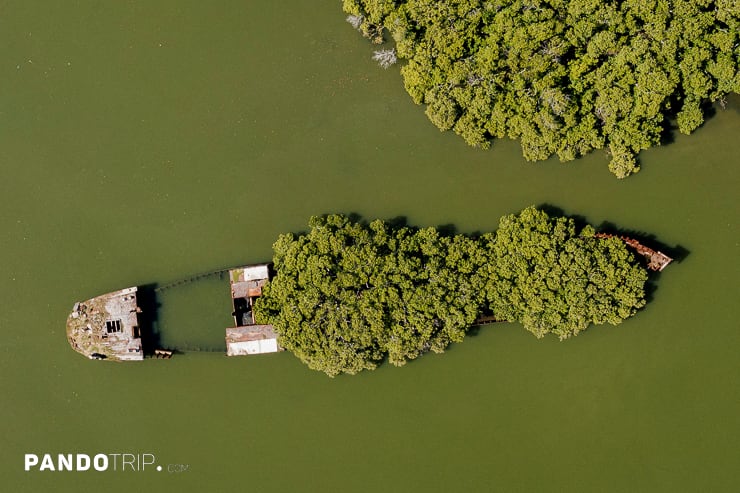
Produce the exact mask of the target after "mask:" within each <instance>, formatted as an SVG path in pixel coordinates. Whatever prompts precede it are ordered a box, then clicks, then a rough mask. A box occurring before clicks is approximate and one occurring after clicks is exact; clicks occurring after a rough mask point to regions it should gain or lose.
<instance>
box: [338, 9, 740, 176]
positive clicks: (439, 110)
mask: <svg viewBox="0 0 740 493" xmlns="http://www.w3.org/2000/svg"><path fill="white" fill-rule="evenodd" d="M342 3H343V8H344V10H345V11H346V12H347V13H348V14H349V17H348V18H347V20H348V21H350V22H351V23H352V25H353V26H355V27H356V28H357V29H358V30H359V31H360V32H361V33H362V34H363V35H365V36H366V37H368V38H370V39H371V40H372V41H373V42H375V43H381V42H382V41H383V38H384V34H386V33H387V34H390V36H391V37H392V38H393V40H394V41H395V53H394V54H396V55H397V56H398V58H400V59H406V60H407V61H408V62H407V63H406V64H405V65H404V66H403V67H402V68H401V74H402V75H403V80H404V85H405V87H406V90H407V91H408V93H409V94H410V95H411V97H412V98H413V100H414V102H415V103H417V104H425V105H426V114H427V116H428V117H429V119H430V120H431V121H432V122H433V123H434V124H435V125H436V126H437V127H439V128H440V129H441V130H449V129H452V130H454V131H455V132H456V133H457V134H459V135H460V136H462V137H463V138H464V139H465V141H466V142H468V143H469V144H471V145H473V146H478V147H484V148H485V147H488V146H489V145H490V142H491V140H492V139H493V138H504V137H509V138H512V139H518V140H519V141H520V143H521V146H522V151H523V154H524V157H525V158H526V159H528V160H530V161H538V160H543V159H546V158H548V157H549V156H552V155H554V154H557V155H558V157H559V158H560V160H561V161H569V160H572V159H574V158H576V157H578V156H580V155H583V154H586V153H588V152H589V151H591V150H593V149H601V148H606V149H607V150H608V152H609V154H610V155H611V162H610V163H609V169H610V170H611V171H612V172H613V173H614V174H615V175H616V176H618V177H620V178H623V177H626V176H628V175H630V174H631V173H634V172H636V171H638V170H639V166H638V164H637V161H636V155H637V154H638V153H639V152H640V151H641V150H643V149H646V148H648V147H650V146H653V145H657V144H659V143H660V140H661V135H662V134H664V133H665V132H666V129H667V127H669V122H668V116H669V115H674V116H675V118H676V123H677V125H678V128H679V130H680V131H681V132H683V133H686V134H688V133H691V132H692V131H693V130H695V129H696V128H697V127H699V126H700V125H701V124H702V122H703V120H704V112H703V110H702V105H703V104H704V103H706V102H708V101H717V100H719V101H720V102H721V103H722V104H724V103H723V102H724V99H723V98H724V96H725V95H727V94H728V93H733V92H734V93H740V71H739V70H738V65H739V63H740V2H737V1H736V0H619V1H616V0H488V1H479V0H408V1H402V0H396V1H393V0H343V2H342Z"/></svg>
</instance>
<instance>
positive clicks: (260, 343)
mask: <svg viewBox="0 0 740 493" xmlns="http://www.w3.org/2000/svg"><path fill="white" fill-rule="evenodd" d="M269 278H270V269H269V265H268V264H256V265H247V266H244V267H239V268H236V269H231V270H230V271H229V281H230V284H231V302H232V306H233V308H234V311H233V312H232V315H233V316H234V325H235V326H234V327H229V328H228V329H226V354H227V355H228V356H243V355H249V354H263V353H274V352H277V351H281V350H282V348H281V347H280V346H279V345H278V340H277V339H278V336H277V333H276V332H275V330H274V329H273V327H272V325H260V324H256V323H255V320H254V314H253V313H252V307H253V306H254V301H255V300H256V299H257V298H258V297H260V296H262V287H263V286H264V285H265V284H266V283H267V281H268V280H269Z"/></svg>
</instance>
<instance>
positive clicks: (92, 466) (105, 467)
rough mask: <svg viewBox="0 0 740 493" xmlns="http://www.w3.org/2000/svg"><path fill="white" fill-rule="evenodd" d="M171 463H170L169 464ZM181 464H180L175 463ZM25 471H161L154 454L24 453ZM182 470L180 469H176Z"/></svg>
mask: <svg viewBox="0 0 740 493" xmlns="http://www.w3.org/2000/svg"><path fill="white" fill-rule="evenodd" d="M171 465H172V464H170V466H171ZM176 465H177V466H182V464H176ZM23 468H24V470H25V471H29V472H31V471H39V472H62V471H76V472H84V471H97V472H105V471H115V472H147V471H158V472H162V470H163V468H162V466H161V465H158V464H157V457H156V456H155V455H154V454H148V453H147V454H132V453H123V452H121V453H114V454H25V457H24V459H23ZM178 472H182V471H178Z"/></svg>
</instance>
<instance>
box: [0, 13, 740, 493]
mask: <svg viewBox="0 0 740 493" xmlns="http://www.w3.org/2000/svg"><path fill="white" fill-rule="evenodd" d="M0 41H2V42H0V68H1V69H2V73H3V77H2V81H3V82H2V91H1V92H0V169H1V170H2V179H0V197H1V199H0V200H1V201H2V202H1V205H2V206H1V208H0V249H1V250H0V251H2V254H3V257H4V259H5V260H4V262H3V268H2V276H0V295H2V297H3V299H4V300H5V302H4V303H3V310H2V311H1V312H0V328H1V329H2V331H3V342H2V343H0V356H2V357H1V358H0V393H1V394H2V396H3V398H2V405H1V406H0V423H1V424H0V436H2V446H0V479H2V483H3V486H2V490H3V491H13V492H15V491H29V492H39V491H92V490H93V489H99V490H105V491H131V489H132V488H137V489H141V488H145V489H146V490H152V491H155V489H156V490H160V491H237V490H239V491H242V490H243V491H259V492H266V491H275V492H285V491H300V492H303V491H306V492H309V491H317V492H318V491H321V492H326V491H352V492H354V491H368V492H370V491H378V490H382V491H389V492H391V491H393V492H395V491H440V492H451V491H501V492H513V491H527V492H529V491H584V492H592V491H615V492H622V491H650V492H657V491H671V492H673V491H736V490H737V488H738V486H739V485H740V480H738V475H737V472H736V471H737V464H738V462H739V461H740V452H738V443H740V384H738V380H739V379H738V374H739V373H740V358H738V354H740V332H739V331H738V322H737V320H738V316H739V315H740V309H739V308H738V303H737V296H738V287H739V284H740V281H738V274H740V272H739V270H740V269H739V268H738V267H739V266H740V262H739V261H738V255H739V254H740V232H739V231H738V212H739V209H740V205H738V201H737V190H738V188H739V185H740V166H739V165H740V139H738V135H740V111H739V110H738V108H740V101H738V100H737V99H733V100H731V101H730V105H731V108H730V109H728V110H726V111H720V112H718V113H717V115H716V116H715V117H714V118H712V119H711V120H710V121H709V122H708V123H707V124H706V125H705V126H704V127H703V128H702V129H700V130H699V131H698V132H697V133H696V134H695V135H694V136H692V137H691V138H684V137H682V136H679V137H678V138H677V140H676V142H675V143H674V144H672V145H669V146H666V147H663V148H658V149H653V150H651V151H649V152H646V153H644V154H643V156H642V157H643V165H644V167H643V171H642V172H640V173H639V175H637V176H635V177H634V178H631V179H629V180H627V181H623V182H620V181H617V180H615V179H613V178H612V176H611V175H610V174H609V173H608V171H607V169H606V159H605V157H604V156H603V155H601V154H599V153H597V154H595V155H592V156H590V157H588V158H586V159H583V160H580V161H578V162H576V163H572V164H569V165H560V164H559V163H556V162H547V163H544V164H540V165H532V164H525V163H524V162H523V160H522V158H521V157H520V154H519V149H518V146H517V145H516V144H514V143H510V142H501V143H497V144H496V145H495V147H494V149H493V150H491V151H489V152H481V151H476V150H473V149H470V148H468V147H466V146H465V145H464V143H462V141H461V140H460V139H459V138H457V137H455V136H454V135H448V134H440V133H439V132H438V131H437V130H436V129H435V128H434V127H433V126H432V125H431V124H429V123H428V122H427V121H426V117H425V116H424V115H423V111H422V109H420V108H418V107H415V106H414V105H413V104H412V103H411V101H410V100H409V98H408V97H407V96H406V95H405V93H404V92H403V89H402V85H401V82H400V76H399V75H398V72H397V71H394V70H389V71H383V70H381V69H378V68H377V67H376V66H374V64H373V62H372V61H371V60H370V55H371V50H372V48H371V47H370V46H369V45H368V44H366V42H365V41H364V40H362V39H361V38H360V37H359V36H358V35H356V33H355V32H353V31H352V29H351V28H350V27H349V26H348V25H347V24H346V23H345V22H344V16H343V15H342V13H341V11H340V9H339V5H338V2H267V1H251V2H244V1H241V2H239V1H220V2H215V3H214V2H194V1H181V0H180V1H174V0H172V1H157V2H143V1H127V2H97V1H92V0H90V1H79V2H57V3H49V2H39V1H29V2H21V1H15V2H4V3H3V4H2V6H1V12H0ZM543 203H547V204H552V205H555V206H558V207H561V208H562V209H564V210H565V211H566V212H567V213H570V214H580V215H584V216H586V217H587V219H588V220H590V221H591V222H594V223H597V224H598V223H600V222H602V221H611V222H613V223H616V224H617V225H619V226H622V227H625V228H631V229H635V230H639V231H644V232H650V233H653V234H655V235H656V237H658V238H659V239H660V240H661V241H663V242H664V243H666V244H668V245H671V246H681V247H683V248H685V249H686V250H688V251H689V252H690V253H689V255H688V256H687V257H686V259H685V260H684V261H682V262H681V263H679V264H675V265H672V266H671V267H670V268H669V269H667V270H666V271H665V272H664V273H663V274H662V275H661V276H660V279H659V282H658V289H657V291H656V292H655V294H654V299H653V301H652V302H651V303H650V304H649V305H648V307H647V308H646V309H645V310H644V311H643V312H642V313H640V314H639V315H638V316H637V317H635V318H634V319H632V320H630V321H629V322H628V323H625V324H623V325H622V326H620V327H618V328H611V327H608V328H592V329H591V330H589V331H588V332H587V333H585V334H583V335H582V336H580V337H578V338H576V339H575V340H572V341H568V342H566V343H559V342H558V341H557V340H555V339H553V338H550V339H545V340H542V341H537V340H536V339H534V338H533V337H532V336H530V335H529V334H527V333H525V331H524V330H523V329H522V328H521V327H518V326H514V325H511V326H496V327H487V328H483V329H481V330H480V332H479V333H478V334H477V335H475V336H471V337H469V338H468V339H467V340H466V341H465V342H464V343H462V344H458V345H456V346H455V347H453V348H452V349H451V350H450V351H449V352H448V353H447V354H445V355H442V356H436V355H430V356H426V357H424V358H422V359H420V360H418V361H416V362H414V363H412V364H410V365H408V366H406V367H404V368H402V369H398V368H393V367H384V368H381V369H380V370H378V371H375V372H372V373H366V374H363V375H359V376H356V377H350V378H338V379H334V380H331V379H328V378H326V377H325V376H323V375H322V374H319V373H316V372H312V371H309V370H308V369H306V368H305V367H304V366H303V365H301V364H300V363H299V362H298V361H297V360H296V359H295V358H293V357H292V356H291V355H290V354H287V353H282V354H277V355H266V356H262V357H256V358H241V359H240V358H233V359H230V358H226V357H224V356H222V355H221V354H220V353H218V352H202V353H190V354H186V355H184V356H181V357H177V358H174V359H172V360H170V361H156V360H154V361H152V360H150V361H145V362H144V363H142V364H100V363H96V362H92V361H88V360H86V359H84V358H82V357H81V356H79V355H77V354H76V353H74V352H73V351H72V350H71V349H70V348H69V346H68V345H67V343H66V341H65V335H64V321H65V318H66V316H67V313H68V311H69V310H70V308H71V306H72V304H73V303H74V302H75V301H76V300H79V299H84V298H88V297H90V296H94V295H97V294H100V293H103V292H107V291H110V290H113V289H117V288H120V287H125V286H129V285H137V284H138V285H142V284H147V283H153V282H160V283H161V282H167V281H170V280H174V279H178V278H181V277H185V276H187V275H189V274H193V273H199V272H206V271H209V270H216V269H218V268H221V267H226V266H230V265H238V264H243V263H249V262H257V261H263V260H266V259H269V257H270V252H271V248H270V247H271V244H272V242H273V241H274V239H275V237H276V236H277V235H278V234H279V233H280V232H284V231H299V230H301V229H302V228H303V227H304V225H305V223H306V220H307V218H308V216H309V215H311V214H320V213H326V212H334V211H338V212H357V213H360V214H363V215H364V216H366V217H369V218H375V217H393V216H398V215H406V216H408V218H409V221H410V222H411V223H413V224H417V225H437V224H447V223H453V224H455V225H457V227H458V228H459V229H460V230H462V231H474V230H490V229H492V228H495V226H496V222H497V219H498V217H499V216H501V215H502V214H505V213H509V212H513V211H517V210H519V209H521V208H523V207H525V206H527V205H530V204H543ZM221 296H223V298H221ZM161 301H162V302H163V312H162V313H161V317H160V320H159V323H160V324H161V327H162V330H163V333H166V337H171V338H173V340H174V339H178V338H179V339H178V340H186V341H187V343H188V344H191V345H192V346H193V347H208V348H217V346H218V345H219V344H221V343H222V341H221V339H220V337H221V334H222V333H223V328H224V326H225V324H228V323H229V313H230V306H229V300H228V286H227V285H226V281H225V280H224V281H220V282H219V281H218V278H214V279H211V280H208V281H205V282H203V283H201V284H198V285H192V286H189V287H183V288H181V289H173V290H170V291H168V292H167V293H166V296H163V298H162V300H161ZM66 452H69V453H88V454H95V453H117V452H134V453H154V454H156V456H157V461H158V463H160V464H162V465H164V466H165V470H164V471H163V472H159V473H158V472H155V471H148V472H144V473H131V472H127V473H121V472H116V473H114V472H110V471H109V472H105V473H95V472H92V473H91V472H87V473H69V472H63V473H49V472H45V473H39V472H31V473H25V472H24V471H23V454H25V453H38V454H42V453H53V454H57V453H66ZM168 464H188V465H189V469H188V471H187V472H185V473H181V474H171V473H168V472H167V465H168Z"/></svg>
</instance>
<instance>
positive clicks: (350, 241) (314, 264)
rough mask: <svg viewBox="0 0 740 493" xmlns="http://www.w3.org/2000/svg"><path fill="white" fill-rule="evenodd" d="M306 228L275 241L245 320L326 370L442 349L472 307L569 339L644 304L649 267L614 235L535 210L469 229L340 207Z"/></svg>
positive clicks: (472, 316)
mask: <svg viewBox="0 0 740 493" xmlns="http://www.w3.org/2000/svg"><path fill="white" fill-rule="evenodd" d="M309 226H310V230H309V231H308V233H305V234H300V235H293V234H285V235H281V236H280V237H279V238H278V240H277V242H276V243H275V244H274V269H275V276H274V278H273V279H272V280H271V281H270V282H269V283H268V284H267V285H266V286H265V288H264V289H263V295H262V297H261V298H259V299H258V300H257V302H256V305H255V307H254V310H255V318H256V320H257V322H258V323H265V324H272V325H273V326H274V327H275V330H276V331H277V332H278V335H279V341H280V344H281V346H283V347H284V348H286V349H287V350H289V351H291V352H293V353H294V354H295V355H296V356H297V357H298V358H300V359H301V360H302V361H303V362H304V363H306V364H307V365H308V366H309V367H310V368H312V369H315V370H320V371H323V372H325V373H326V374H327V375H329V376H335V375H338V374H342V373H349V374H354V373H357V372H359V371H361V370H369V369H374V368H375V367H376V366H377V365H378V364H380V363H381V362H383V361H385V360H387V361H389V362H390V363H392V364H394V365H398V366H401V365H403V364H405V363H406V362H407V361H409V360H412V359H414V358H417V357H418V356H420V355H421V354H423V353H425V352H428V351H434V352H437V353H440V352H443V351H444V350H445V348H446V347H447V346H448V345H449V344H450V343H452V342H460V341H462V339H463V338H464V337H465V334H466V331H467V330H468V329H469V328H470V327H471V325H472V324H474V322H475V321H476V320H477V319H478V318H479V317H480V316H485V315H488V316H492V317H493V318H495V319H496V320H500V321H511V322H520V323H521V324H522V325H523V326H524V327H525V328H526V329H527V330H529V331H530V332H532V333H533V334H534V335H535V336H537V337H543V336H545V335H546V334H548V333H553V334H555V335H557V336H558V337H559V338H560V339H567V338H569V337H572V336H574V335H577V334H578V333H579V332H581V331H582V330H584V329H586V328H587V327H588V326H589V325H590V324H604V323H610V324H614V325H616V324H619V323H620V322H621V321H622V320H624V319H626V318H628V317H630V316H632V315H633V314H634V313H635V312H636V311H637V310H638V309H640V308H641V307H642V306H644V305H645V282H646V280H647V271H646V269H645V268H644V267H643V266H642V265H641V264H640V263H639V262H638V261H637V260H636V259H635V257H634V256H633V254H632V253H631V252H630V251H628V250H627V248H626V247H625V245H624V243H623V242H622V241H621V240H619V239H617V238H606V239H602V238H596V237H594V234H595V230H594V228H593V227H591V226H588V225H587V226H585V227H583V228H581V229H580V231H579V230H578V228H577V227H576V225H575V223H574V221H573V220H572V219H570V218H567V217H550V216H549V215H548V214H547V213H545V212H544V211H542V210H538V209H536V208H534V207H530V208H528V209H525V210H524V211H522V212H521V213H519V214H516V215H508V216H505V217H503V218H501V220H500V224H499V228H498V230H497V231H496V232H494V233H487V234H483V235H479V236H467V235H462V234H454V235H453V234H443V233H442V232H440V231H439V230H438V229H436V228H412V227H408V226H404V225H395V224H390V223H387V222H384V221H380V220H375V221H372V222H370V223H366V222H362V221H358V220H353V219H352V218H350V217H347V216H343V215H327V216H321V217H312V218H311V220H310V222H309Z"/></svg>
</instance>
